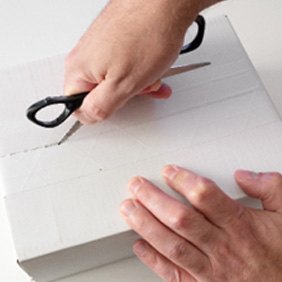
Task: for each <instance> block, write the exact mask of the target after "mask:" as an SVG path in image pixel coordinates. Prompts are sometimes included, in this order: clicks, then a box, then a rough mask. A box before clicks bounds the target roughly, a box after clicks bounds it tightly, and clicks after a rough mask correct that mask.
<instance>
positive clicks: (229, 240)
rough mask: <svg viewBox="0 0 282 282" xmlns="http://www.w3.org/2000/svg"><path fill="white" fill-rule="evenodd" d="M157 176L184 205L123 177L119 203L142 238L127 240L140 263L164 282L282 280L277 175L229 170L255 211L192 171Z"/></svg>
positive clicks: (281, 198)
mask: <svg viewBox="0 0 282 282" xmlns="http://www.w3.org/2000/svg"><path fill="white" fill-rule="evenodd" d="M163 176H164V179H165V181H166V182H167V184H168V185H169V186H170V187H171V188H172V189H173V190H175V191H176V192H178V193H180V194H181V195H183V196H184V197H185V198H186V199H187V200H188V201H189V202H190V204H191V206H188V205H185V204H183V203H180V202H179V201H177V200H176V199H174V198H172V197H171V196H169V195H167V194H165V193H164V192H163V191H162V190H160V189H159V188H158V187H156V186H155V185H154V184H153V183H150V182H149V181H148V180H146V179H145V178H143V177H135V178H133V179H132V180H131V182H130V183H129V189H130V191H131V193H132V194H133V196H134V199H128V200H126V201H125V202H123V203H122V205H121V213H122V215H123V217H124V218H125V220H126V222H127V223H128V224H129V226H131V227H132V228H133V229H134V230H135V231H136V232H137V233H139V234H140V236H141V237H143V239H141V240H139V241H137V242H136V243H135V245H134V252H135V253H136V255H137V256H138V257H139V259H140V260H141V261H142V262H143V263H145V264H146V265H147V266H148V267H149V268H151V269H152V270H153V271H154V272H156V273H157V274H158V275H159V276H160V277H161V278H162V279H163V280H164V281H175V282H176V281H181V282H186V281H189V282H190V281H208V282H213V281H220V282H224V281H228V282H229V281H231V282H232V281H240V282H243V281H257V282H260V281H261V282H264V281H269V282H271V281H282V244H281V242H282V241H281V240H282V239H281V238H282V175H281V174H280V173H258V174H256V173H253V172H249V171H242V170H241V171H237V172H236V173H235V179H236V181H237V183H238V185H239V186H240V187H241V188H242V189H243V191H244V192H245V193H246V194H247V195H249V196H251V197H254V198H257V199H260V200H261V203H262V206H263V209H262V210H259V209H253V208H247V207H244V206H242V205H241V204H239V203H238V202H236V201H234V200H232V199H231V198H229V197H228V196H227V195H225V194H224V193H223V192H222V190H221V189H220V188H219V187H218V186H217V185H216V183H214V182H213V181H212V180H210V179H207V178H205V177H202V176H200V175H198V174H196V173H194V172H192V171H189V170H186V169H183V168H180V167H176V166H167V167H165V169H164V171H163Z"/></svg>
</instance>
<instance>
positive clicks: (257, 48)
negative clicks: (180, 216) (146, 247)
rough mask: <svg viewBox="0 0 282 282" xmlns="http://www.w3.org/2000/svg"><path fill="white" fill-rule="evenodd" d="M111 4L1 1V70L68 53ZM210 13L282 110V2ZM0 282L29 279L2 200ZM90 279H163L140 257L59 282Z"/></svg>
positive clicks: (243, 0)
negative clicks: (228, 28)
mask: <svg viewBox="0 0 282 282" xmlns="http://www.w3.org/2000/svg"><path fill="white" fill-rule="evenodd" d="M106 2H107V1H106V0H84V1H81V0H56V1H55V0H49V1H38V0H25V1H20V0H9V1H7V0H0V26H1V28H0V68H6V67H10V66H13V65H17V64H22V63H25V62H29V61H33V60H37V59H40V58H44V57H49V56H53V55H56V54H59V53H66V52H67V51H68V50H69V49H70V48H71V47H72V46H73V45H74V43H75V42H76V41H77V40H78V38H79V37H80V35H81V34H82V33H83V31H84V30H85V29H86V27H87V26H88V25H89V24H90V22H91V21H92V19H93V18H94V17H95V15H97V13H98V12H99V10H100V9H101V8H102V6H103V5H104V4H105V3H106ZM81 3H83V4H81ZM207 13H208V14H209V15H217V14H227V15H228V17H229V18H230V20H231V22H232V24H233V26H234V28H235V31H236V32H237V34H238V36H239V38H240V40H241V41H242V43H243V45H244V47H245V49H246V51H247V53H248V55H249V56H250V58H251V60H252V62H253V64H254V66H255V68H256V69H257V71H258V73H259V75H260V77H261V79H262V80H263V82H264V84H265V86H266V89H267V90H268V92H269V94H270V95H271V97H272V99H273V101H274V103H275V105H276V106H277V108H278V109H279V110H280V112H281V113H282V94H281V89H282V82H281V77H282V54H281V50H282V37H281V34H282V21H281V14H282V2H281V0H267V1H265V0H229V1H225V2H224V3H222V4H220V5H218V6H216V7H213V8H211V9H209V11H208V12H207ZM4 94H5V93H1V95H4ZM0 192H1V187H0ZM0 281H1V282H2V281H3V282H27V281H30V278H29V277H28V276H27V275H26V274H25V273H24V272H23V271H22V270H21V269H20V268H19V267H18V266H17V264H16V254H15V251H14V248H13V244H12V240H11V236H10V232H9V226H8V221H7V218H6V214H5V208H4V203H3V201H2V199H1V200H0ZM86 281H99V282H100V281H108V282H111V281H115V282H116V281H123V282H125V281H134V282H138V281H148V282H149V281H152V282H153V281H160V280H159V279H158V278H157V277H156V276H155V275H154V274H152V273H151V272H150V271H149V270H147V269H146V268H145V267H144V266H143V265H141V263H139V262H138V261H137V259H128V260H125V261H121V262H118V263H116V264H112V265H108V266H105V267H103V268H100V269H96V270H92V271H88V272H85V273H81V274H79V275H76V276H73V277H69V278H66V279H63V280H61V281H60V282H86Z"/></svg>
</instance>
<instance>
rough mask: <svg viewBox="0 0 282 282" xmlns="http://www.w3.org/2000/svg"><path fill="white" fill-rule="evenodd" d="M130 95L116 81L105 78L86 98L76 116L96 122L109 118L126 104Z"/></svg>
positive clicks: (81, 119)
mask: <svg viewBox="0 0 282 282" xmlns="http://www.w3.org/2000/svg"><path fill="white" fill-rule="evenodd" d="M128 99H130V96H129V94H128V93H127V92H125V91H123V90H122V89H121V88H120V87H118V86H117V84H116V83H114V82H112V81H110V80H103V81H102V82H101V83H100V84H99V85H98V86H97V87H95V88H94V89H93V90H92V91H91V92H90V93H89V94H88V95H87V96H86V97H85V99H84V101H83V104H82V106H81V107H80V108H79V110H78V111H77V112H76V117H77V118H78V119H79V120H80V121H81V122H83V123H94V122H96V121H101V120H104V119H106V118H108V117H109V116H110V115H111V114H112V113H114V112H115V111H116V110H117V109H118V108H120V107H121V106H122V105H124V104H125V103H126V102H127V101H128Z"/></svg>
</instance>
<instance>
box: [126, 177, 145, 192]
mask: <svg viewBox="0 0 282 282" xmlns="http://www.w3.org/2000/svg"><path fill="white" fill-rule="evenodd" d="M142 183H143V181H142V179H141V178H140V177H134V178H133V179H132V180H131V181H130V182H129V183H128V187H129V190H130V191H131V193H132V194H134V195H136V194H137V192H138V191H139V189H140V188H141V185H142Z"/></svg>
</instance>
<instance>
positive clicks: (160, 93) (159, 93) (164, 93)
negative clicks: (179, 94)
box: [141, 83, 172, 99]
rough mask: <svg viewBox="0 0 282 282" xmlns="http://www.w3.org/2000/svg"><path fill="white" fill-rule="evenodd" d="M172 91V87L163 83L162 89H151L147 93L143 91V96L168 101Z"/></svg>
mask: <svg viewBox="0 0 282 282" xmlns="http://www.w3.org/2000/svg"><path fill="white" fill-rule="evenodd" d="M171 94H172V90H171V88H170V86H168V85H167V84H165V83H163V84H161V85H160V87H159V88H158V89H157V90H154V91H153V90H152V89H151V88H150V89H149V90H147V91H145V92H144V91H143V92H142V93H141V95H149V96H150V97H152V98H155V99H167V98H169V97H170V96H171Z"/></svg>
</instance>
